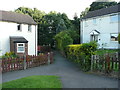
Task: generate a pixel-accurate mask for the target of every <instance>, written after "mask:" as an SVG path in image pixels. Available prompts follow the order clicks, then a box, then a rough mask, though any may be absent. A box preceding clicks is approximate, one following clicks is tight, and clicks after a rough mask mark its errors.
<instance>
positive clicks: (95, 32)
mask: <svg viewBox="0 0 120 90" xmlns="http://www.w3.org/2000/svg"><path fill="white" fill-rule="evenodd" d="M90 34H91V35H93V34H94V35H98V34H100V32H99V31H97V30H92V31H91V32H90Z"/></svg>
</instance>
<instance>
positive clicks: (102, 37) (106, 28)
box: [81, 14, 118, 49]
mask: <svg viewBox="0 0 120 90" xmlns="http://www.w3.org/2000/svg"><path fill="white" fill-rule="evenodd" d="M110 15H112V14H110ZM110 15H105V16H99V17H94V18H96V24H94V23H93V18H89V19H86V20H85V19H84V20H83V21H81V41H82V43H87V42H90V32H91V31H92V30H97V31H99V32H100V34H99V35H98V44H99V48H102V47H104V48H108V49H117V48H118V41H111V38H110V35H111V33H118V22H111V21H110ZM86 22H87V25H86ZM102 44H103V46H102Z"/></svg>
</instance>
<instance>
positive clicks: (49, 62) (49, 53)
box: [48, 52, 50, 64]
mask: <svg viewBox="0 0 120 90" xmlns="http://www.w3.org/2000/svg"><path fill="white" fill-rule="evenodd" d="M48 64H50V53H49V52H48Z"/></svg>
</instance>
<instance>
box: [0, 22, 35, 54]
mask: <svg viewBox="0 0 120 90" xmlns="http://www.w3.org/2000/svg"><path fill="white" fill-rule="evenodd" d="M36 32H37V26H36ZM10 36H23V37H24V38H25V39H26V40H28V54H29V55H35V39H36V53H37V34H36V38H35V25H32V32H29V31H28V25H27V24H22V31H18V30H17V23H12V22H2V21H0V42H1V47H0V48H1V49H2V54H5V53H6V52H10V40H9V37H10Z"/></svg>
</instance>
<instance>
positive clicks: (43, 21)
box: [15, 7, 73, 46]
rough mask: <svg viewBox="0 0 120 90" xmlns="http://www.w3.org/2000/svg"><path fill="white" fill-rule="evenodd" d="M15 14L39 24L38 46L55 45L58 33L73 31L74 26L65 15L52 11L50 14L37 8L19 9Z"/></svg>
mask: <svg viewBox="0 0 120 90" xmlns="http://www.w3.org/2000/svg"><path fill="white" fill-rule="evenodd" d="M15 12H18V13H22V14H27V15H29V16H31V17H32V18H33V19H34V21H35V22H37V24H38V45H51V46H53V45H54V36H55V35H56V33H57V31H58V32H61V31H63V30H67V29H71V28H72V27H73V24H72V23H71V21H70V20H69V19H68V17H67V15H66V14H65V13H62V14H61V13H57V12H55V11H51V12H49V13H48V14H46V13H45V12H42V11H40V10H38V9H36V8H34V9H31V8H27V7H19V8H18V9H16V10H15Z"/></svg>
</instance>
